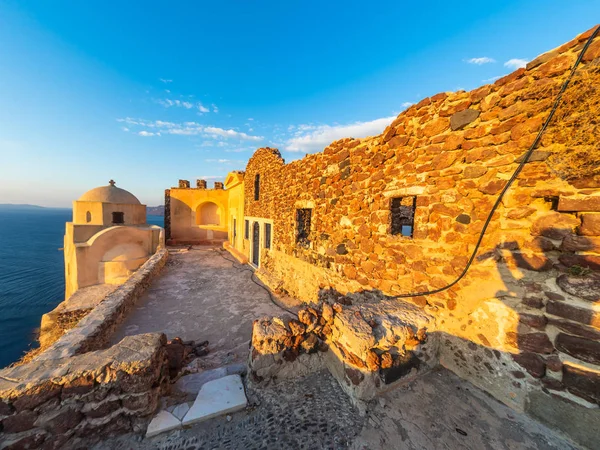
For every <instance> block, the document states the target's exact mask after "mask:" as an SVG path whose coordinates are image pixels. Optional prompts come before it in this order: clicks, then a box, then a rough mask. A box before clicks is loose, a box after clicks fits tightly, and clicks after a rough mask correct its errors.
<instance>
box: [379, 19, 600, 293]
mask: <svg viewBox="0 0 600 450" xmlns="http://www.w3.org/2000/svg"><path fill="white" fill-rule="evenodd" d="M599 31H600V26H598V27H596V29H595V30H594V32H593V33H592V35H591V36H590V37H589V38H588V40H587V42H586V43H585V45H584V47H583V49H581V53H579V57H578V58H577V61H576V62H575V65H574V66H573V68H572V69H571V73H570V74H569V76H568V77H567V79H566V80H565V82H564V83H563V85H562V87H561V89H560V91H559V92H558V95H557V96H556V99H555V100H554V104H553V105H552V109H551V110H550V114H549V115H548V117H547V118H546V121H545V122H544V125H543V126H542V128H541V129H540V131H539V133H538V134H537V136H536V138H535V140H534V141H533V143H532V144H531V146H530V147H529V150H527V152H526V153H525V155H523V159H522V161H521V162H520V163H519V165H518V166H517V168H516V169H515V171H514V172H513V174H512V176H511V177H510V179H509V180H508V183H506V185H505V186H504V188H503V189H502V190H501V191H500V194H498V198H496V202H495V203H494V206H492V209H491V210H490V213H489V214H488V217H487V219H486V221H485V223H484V224H483V228H482V229H481V232H480V233H479V239H478V240H477V244H475V249H474V250H473V253H472V254H471V257H470V258H469V261H468V262H467V265H466V266H465V268H464V270H463V271H462V273H461V274H460V275H459V276H458V278H456V279H455V280H454V281H453V282H452V283H450V284H448V285H446V286H444V287H441V288H438V289H434V290H431V291H424V292H413V293H410V294H400V295H395V296H393V297H389V298H392V299H397V298H408V297H423V296H425V295H433V294H437V293H439V292H442V291H445V290H447V289H450V288H451V287H452V286H454V285H455V284H456V283H458V282H459V281H460V280H462V279H463V278H464V276H465V275H466V274H467V272H468V270H469V268H470V267H471V264H473V261H474V260H475V257H476V256H477V252H478V251H479V247H480V246H481V242H482V241H483V237H484V236H485V232H486V231H487V228H488V225H489V224H490V222H491V221H492V216H493V215H494V213H495V212H496V209H498V206H500V202H501V201H502V198H503V197H504V194H505V193H506V191H508V189H509V188H510V186H511V185H512V184H513V182H514V181H515V179H516V178H517V176H518V175H519V173H521V170H523V167H524V166H525V164H526V163H527V162H528V161H529V158H530V157H531V154H532V153H533V151H534V150H535V148H536V147H537V145H538V144H539V142H540V140H541V139H542V135H543V134H544V132H545V131H546V128H548V125H549V124H550V121H551V120H552V118H553V117H554V114H555V113H556V110H557V109H558V106H559V104H560V101H561V99H562V95H563V93H564V92H565V90H566V89H567V87H568V86H569V83H570V82H571V79H572V78H573V75H575V71H576V70H577V67H578V66H579V64H580V63H581V60H582V58H583V55H584V54H585V52H586V50H587V49H588V47H589V46H590V44H591V43H592V41H593V40H594V38H595V37H596V36H597V35H598V32H599Z"/></svg>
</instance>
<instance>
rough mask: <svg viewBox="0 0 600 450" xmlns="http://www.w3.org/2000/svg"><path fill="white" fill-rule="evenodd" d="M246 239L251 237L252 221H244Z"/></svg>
mask: <svg viewBox="0 0 600 450" xmlns="http://www.w3.org/2000/svg"><path fill="white" fill-rule="evenodd" d="M244 239H250V221H248V220H246V221H245V223H244Z"/></svg>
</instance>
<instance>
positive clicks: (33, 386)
mask: <svg viewBox="0 0 600 450" xmlns="http://www.w3.org/2000/svg"><path fill="white" fill-rule="evenodd" d="M167 257H168V252H167V250H166V249H164V248H163V249H160V250H159V251H158V252H156V253H155V254H154V255H153V256H152V257H151V258H150V259H149V260H148V261H147V262H146V263H144V265H142V267H140V268H139V269H138V270H137V271H136V272H135V273H134V274H133V275H132V276H131V277H130V278H129V279H128V280H127V281H126V282H125V283H124V284H122V285H121V286H119V287H118V288H117V289H116V290H114V291H113V292H112V293H110V294H109V295H107V296H106V297H105V298H104V300H103V301H102V302H101V303H99V304H98V305H97V306H96V307H95V308H94V309H92V310H91V311H90V312H89V314H87V315H86V316H85V317H84V318H82V319H81V320H80V321H79V322H78V323H77V324H76V325H75V326H74V327H73V328H71V329H70V330H68V331H66V332H65V334H64V335H63V336H62V337H60V338H59V339H58V340H57V341H56V342H54V343H53V344H52V345H51V346H50V347H48V348H47V349H44V350H43V351H42V352H41V353H40V354H38V355H37V356H35V357H34V358H33V359H32V360H31V361H29V362H27V363H24V364H21V365H18V366H15V367H12V368H7V369H3V370H0V448H3V449H4V448H49V449H52V448H61V447H63V446H66V447H68V446H69V445H72V444H73V445H74V443H76V442H78V441H77V439H79V438H87V439H89V438H90V437H94V436H100V435H105V433H113V432H114V433H117V432H126V431H137V432H139V431H143V429H145V425H146V422H147V416H149V415H150V414H152V413H153V412H154V410H155V409H156V406H157V401H158V397H159V393H160V392H161V391H162V390H164V389H165V388H166V384H165V382H166V380H167V379H168V378H167V377H168V375H169V372H168V371H169V361H168V358H167V356H166V355H167V353H166V351H167V350H166V348H165V346H166V344H167V342H166V338H165V336H164V335H161V334H146V335H138V336H131V337H127V338H125V339H123V340H122V341H121V342H119V343H118V344H116V345H114V346H112V347H110V348H108V349H106V347H108V346H109V343H110V340H111V337H112V335H113V333H114V331H115V329H116V328H117V327H118V326H119V324H120V323H121V322H122V321H123V320H124V319H125V317H126V316H127V314H128V313H129V312H130V311H131V309H132V308H133V307H134V306H135V303H136V301H137V300H138V299H139V297H140V296H141V295H142V294H143V293H144V292H145V290H146V289H147V287H148V286H149V285H150V283H151V282H152V281H153V280H154V279H155V278H156V276H157V275H158V274H159V273H160V271H161V269H162V267H163V266H164V265H165V263H166V261H167ZM102 349H106V350H102ZM67 442H69V443H70V444H67Z"/></svg>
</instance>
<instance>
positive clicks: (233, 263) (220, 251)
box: [213, 249, 296, 316]
mask: <svg viewBox="0 0 600 450" xmlns="http://www.w3.org/2000/svg"><path fill="white" fill-rule="evenodd" d="M213 251H214V252H216V253H217V254H218V255H219V256H220V257H221V258H223V259H225V260H227V261H229V262H230V263H231V266H232V267H233V268H234V269H236V270H238V271H240V272H251V275H250V280H251V281H252V282H253V283H254V284H256V285H257V286H258V287H260V288H262V289H264V290H265V292H266V293H267V294H268V295H269V300H271V303H273V304H274V305H275V306H277V307H278V308H281V309H283V310H284V311H286V312H288V313H290V314H292V315H294V316H295V315H296V313H295V312H294V311H292V310H290V309H287V308H286V307H285V306H282V305H280V304H279V303H278V302H277V301H275V299H274V298H273V294H272V293H271V290H270V289H269V288H267V287H266V286H264V285H262V284H261V283H259V282H258V281H257V280H256V274H255V273H254V270H252V269H250V268H246V266H242V265H241V264H240V263H238V262H237V261H236V260H234V259H229V258H227V257H226V256H225V254H224V253H225V250H223V249H213ZM238 266H240V267H238Z"/></svg>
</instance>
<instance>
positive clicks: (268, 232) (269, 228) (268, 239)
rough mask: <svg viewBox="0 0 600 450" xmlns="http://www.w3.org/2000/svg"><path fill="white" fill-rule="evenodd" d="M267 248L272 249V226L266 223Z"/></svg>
mask: <svg viewBox="0 0 600 450" xmlns="http://www.w3.org/2000/svg"><path fill="white" fill-rule="evenodd" d="M265 248H271V224H270V223H265Z"/></svg>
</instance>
